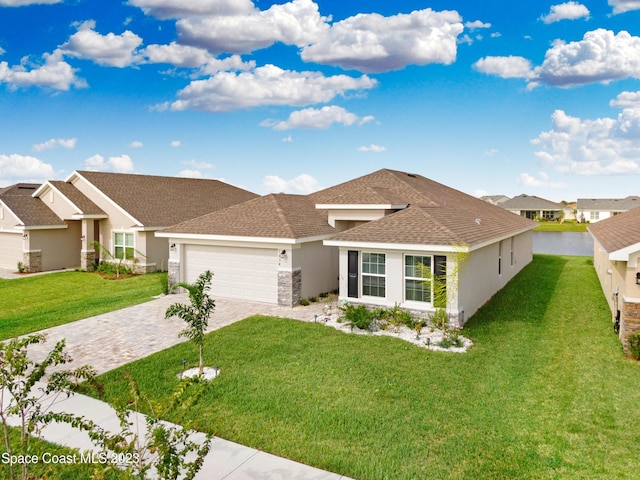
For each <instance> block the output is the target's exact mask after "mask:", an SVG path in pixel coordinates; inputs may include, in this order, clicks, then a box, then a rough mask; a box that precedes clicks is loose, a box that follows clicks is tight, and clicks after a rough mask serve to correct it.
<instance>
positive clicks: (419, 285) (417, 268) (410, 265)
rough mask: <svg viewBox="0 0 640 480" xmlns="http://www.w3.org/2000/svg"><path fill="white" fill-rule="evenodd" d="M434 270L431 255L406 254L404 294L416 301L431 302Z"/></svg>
mask: <svg viewBox="0 0 640 480" xmlns="http://www.w3.org/2000/svg"><path fill="white" fill-rule="evenodd" d="M432 271H433V265H432V264H431V257H429V256H422V255H405V257H404V296H405V300H409V301H414V302H431V279H430V272H432Z"/></svg>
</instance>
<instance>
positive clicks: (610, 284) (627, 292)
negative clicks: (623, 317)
mask: <svg viewBox="0 0 640 480" xmlns="http://www.w3.org/2000/svg"><path fill="white" fill-rule="evenodd" d="M639 261H640V252H636V253H635V254H633V255H630V256H629V261H628V262H623V261H615V260H613V261H612V260H609V254H608V253H607V252H606V251H605V250H604V248H602V246H601V245H600V243H598V241H597V240H595V239H594V241H593V266H594V268H595V270H596V274H597V276H598V280H599V281H600V286H601V287H602V292H603V293H604V296H605V298H606V300H607V303H608V304H609V309H610V310H611V315H612V317H615V315H616V310H621V309H622V298H623V297H626V298H628V299H637V301H638V302H640V285H637V284H636V273H638V272H640V265H639ZM616 293H617V294H618V305H617V306H616Z"/></svg>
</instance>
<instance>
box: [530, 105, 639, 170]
mask: <svg viewBox="0 0 640 480" xmlns="http://www.w3.org/2000/svg"><path fill="white" fill-rule="evenodd" d="M551 120H552V129H551V130H549V131H547V132H542V133H541V134H540V135H539V136H538V138H535V139H533V140H532V141H531V142H532V143H533V144H534V145H536V146H537V147H538V148H539V150H538V151H536V156H537V157H538V158H539V159H540V160H541V161H542V162H543V164H545V165H549V166H552V167H553V168H554V169H555V170H557V171H559V172H569V173H576V174H579V175H607V174H640V109H639V108H625V109H624V110H623V111H622V112H621V113H620V114H619V115H618V117H617V118H597V119H595V120H589V119H584V120H583V119H580V118H577V117H571V116H569V115H567V114H566V113H565V112H564V111H562V110H556V111H555V112H554V113H553V115H552V116H551Z"/></svg>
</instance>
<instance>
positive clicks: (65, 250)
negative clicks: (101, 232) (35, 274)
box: [29, 221, 82, 271]
mask: <svg viewBox="0 0 640 480" xmlns="http://www.w3.org/2000/svg"><path fill="white" fill-rule="evenodd" d="M67 223H68V228H61V229H46V230H29V250H40V252H41V256H42V257H41V258H42V270H43V271H48V270H59V269H62V268H76V267H79V266H80V247H81V240H80V237H81V236H82V233H81V228H80V227H81V225H80V222H77V221H75V222H67Z"/></svg>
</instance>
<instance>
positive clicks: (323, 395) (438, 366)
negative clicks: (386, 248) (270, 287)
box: [101, 255, 640, 480]
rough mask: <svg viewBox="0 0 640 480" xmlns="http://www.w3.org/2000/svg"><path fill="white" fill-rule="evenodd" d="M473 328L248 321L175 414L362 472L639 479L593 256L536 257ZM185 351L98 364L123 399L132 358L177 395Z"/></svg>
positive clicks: (109, 387) (185, 347)
mask: <svg viewBox="0 0 640 480" xmlns="http://www.w3.org/2000/svg"><path fill="white" fill-rule="evenodd" d="M214 315H215V314H214ZM463 333H464V335H465V336H467V337H469V338H471V339H472V340H473V342H474V346H473V347H472V348H471V349H470V350H469V352H467V353H465V354H452V353H443V352H434V351H428V350H425V349H422V348H418V347H415V346H413V345H410V344H408V343H407V342H404V341H401V340H398V339H393V338H389V337H374V336H368V337H367V336H360V335H349V334H345V333H342V332H338V331H336V330H334V329H333V328H327V327H325V326H323V325H321V324H309V323H304V322H299V321H293V320H286V319H278V318H269V317H252V318H248V319H246V320H243V321H241V322H238V323H236V324H234V325H231V326H229V327H225V328H223V329H221V330H218V331H216V332H213V333H212V334H209V335H208V336H207V339H206V345H205V360H206V363H207V364H208V365H210V366H214V365H218V366H220V368H221V374H220V376H219V377H218V378H217V379H215V380H214V381H213V382H212V383H211V385H210V386H209V387H208V388H207V390H206V391H205V393H204V395H203V396H202V398H201V399H200V401H199V403H198V404H197V405H196V406H195V407H192V408H190V409H189V411H188V412H185V413H184V414H183V416H182V417H176V418H171V419H170V420H173V421H176V422H178V423H180V422H181V421H183V420H185V419H187V418H188V419H194V420H196V422H197V424H198V428H199V429H201V430H204V431H208V432H212V433H215V434H216V435H218V436H220V437H222V438H226V439H229V440H233V441H236V442H239V443H242V444H245V445H249V446H251V447H255V448H258V449H261V450H265V451H267V452H271V453H274V454H276V455H281V456H285V457H288V458H292V459H294V460H297V461H300V462H303V463H307V464H311V465H314V466H317V467H319V468H323V469H327V470H330V471H334V472H337V473H342V474H345V475H347V476H350V477H353V478H356V479H359V480H365V479H394V480H395V479H423V478H454V479H466V478H492V479H501V478H504V479H511V478H536V479H538V478H549V479H551V478H563V479H566V478H590V479H592V478H603V479H605V478H606V479H608V478H635V477H636V476H637V473H638V467H637V446H638V444H639V443H640V416H639V415H637V411H638V405H640V391H639V389H638V385H640V364H639V363H638V362H635V361H631V360H628V359H626V358H625V357H624V356H623V354H622V351H621V347H620V343H619V342H618V340H617V338H616V336H615V335H614V334H613V331H612V325H611V322H610V312H609V311H608V308H607V305H606V302H605V300H604V298H603V297H602V291H601V289H600V286H599V284H598V281H597V278H596V275H595V272H594V270H593V266H592V265H591V264H589V263H588V262H587V259H585V258H584V257H558V256H541V255H537V256H535V259H534V262H533V263H532V264H531V265H529V266H528V267H526V268H525V269H524V270H523V271H522V273H521V274H520V275H519V276H518V277H516V278H515V279H514V280H513V281H512V282H511V283H510V284H509V285H508V286H507V287H506V288H504V289H503V290H502V291H501V292H499V293H498V294H497V295H496V296H495V297H494V298H493V299H492V300H491V301H490V302H489V303H488V304H487V305H486V306H485V307H483V308H482V309H481V310H480V311H479V312H478V313H477V314H476V315H474V317H473V318H472V319H471V320H470V321H469V323H468V324H467V325H466V327H465V329H464V331H463ZM183 358H185V359H187V361H188V364H187V368H188V367H191V366H195V364H196V363H197V352H196V348H195V347H194V346H193V345H192V344H191V343H183V344H180V345H177V346H176V347H173V348H171V349H168V350H165V351H163V352H160V353H158V354H156V355H153V356H151V357H148V358H146V359H143V360H141V361H138V362H135V363H132V364H129V365H127V366H126V367H125V368H122V369H119V370H116V371H112V372H109V373H107V374H105V375H103V376H102V377H101V378H102V380H103V382H104V383H105V386H106V397H107V398H106V399H107V400H108V401H111V402H113V401H117V400H120V401H125V400H126V393H125V392H126V386H125V383H124V381H122V371H123V370H129V371H130V372H131V373H132V374H133V376H134V378H136V379H137V380H138V382H139V384H140V387H141V388H142V390H143V391H145V392H146V393H148V394H149V395H150V396H152V397H156V398H162V397H164V396H166V395H167V394H168V392H170V391H171V390H172V387H173V386H174V385H175V384H176V382H177V378H176V377H177V375H178V374H179V373H180V371H181V370H182V359H183Z"/></svg>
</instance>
